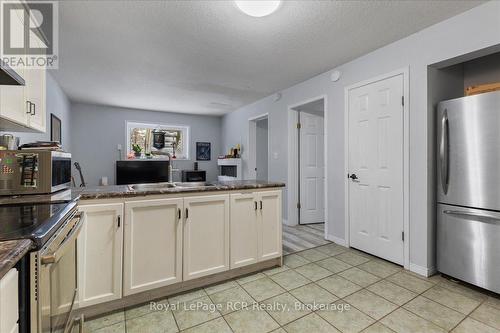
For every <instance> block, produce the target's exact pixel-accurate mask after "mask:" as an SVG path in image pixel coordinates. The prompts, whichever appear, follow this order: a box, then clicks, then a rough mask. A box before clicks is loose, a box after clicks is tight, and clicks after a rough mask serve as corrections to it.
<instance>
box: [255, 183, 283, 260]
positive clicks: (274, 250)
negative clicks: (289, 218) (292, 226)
mask: <svg viewBox="0 0 500 333" xmlns="http://www.w3.org/2000/svg"><path fill="white" fill-rule="evenodd" d="M258 201H259V211H260V214H261V222H260V232H259V240H260V244H259V250H260V252H259V259H260V261H264V260H267V259H272V258H277V257H280V256H281V254H282V247H281V224H282V217H281V210H282V207H281V191H266V192H260V193H259V194H258Z"/></svg>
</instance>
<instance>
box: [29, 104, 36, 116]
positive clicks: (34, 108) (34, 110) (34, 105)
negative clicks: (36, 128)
mask: <svg viewBox="0 0 500 333" xmlns="http://www.w3.org/2000/svg"><path fill="white" fill-rule="evenodd" d="M31 105H33V113H30V114H31V115H32V116H34V115H35V114H36V104H35V103H31ZM30 110H31V107H30Z"/></svg>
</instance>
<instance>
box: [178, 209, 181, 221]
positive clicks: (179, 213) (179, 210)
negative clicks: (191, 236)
mask: <svg viewBox="0 0 500 333" xmlns="http://www.w3.org/2000/svg"><path fill="white" fill-rule="evenodd" d="M177 216H178V217H179V220H180V219H181V209H180V208H177Z"/></svg>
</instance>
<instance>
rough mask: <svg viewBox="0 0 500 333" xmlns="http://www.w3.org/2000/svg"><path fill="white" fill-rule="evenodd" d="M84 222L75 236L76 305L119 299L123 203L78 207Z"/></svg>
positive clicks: (120, 293)
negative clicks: (77, 302) (77, 286)
mask: <svg viewBox="0 0 500 333" xmlns="http://www.w3.org/2000/svg"><path fill="white" fill-rule="evenodd" d="M79 209H80V211H81V212H83V213H84V214H83V218H84V219H85V220H84V223H83V227H82V231H81V232H80V235H79V236H78V240H77V243H78V250H77V251H78V279H79V280H78V283H79V305H80V307H85V306H90V305H94V304H98V303H102V302H106V301H111V300H115V299H120V298H121V297H122V260H123V204H122V203H111V204H96V205H83V206H80V208H79Z"/></svg>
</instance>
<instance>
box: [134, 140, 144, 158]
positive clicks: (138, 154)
mask: <svg viewBox="0 0 500 333" xmlns="http://www.w3.org/2000/svg"><path fill="white" fill-rule="evenodd" d="M132 150H133V151H134V155H135V157H141V153H142V148H141V146H139V145H138V144H136V143H134V144H133V145H132Z"/></svg>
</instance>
